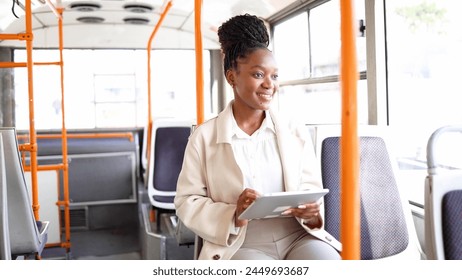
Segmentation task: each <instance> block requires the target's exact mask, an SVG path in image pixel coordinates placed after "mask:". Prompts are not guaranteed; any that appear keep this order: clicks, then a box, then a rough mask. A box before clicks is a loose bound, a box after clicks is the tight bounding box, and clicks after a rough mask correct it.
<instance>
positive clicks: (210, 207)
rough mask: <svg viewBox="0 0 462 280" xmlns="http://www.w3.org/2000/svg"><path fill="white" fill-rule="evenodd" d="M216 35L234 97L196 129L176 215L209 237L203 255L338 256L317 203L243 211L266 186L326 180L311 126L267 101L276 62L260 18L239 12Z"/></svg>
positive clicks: (274, 84)
mask: <svg viewBox="0 0 462 280" xmlns="http://www.w3.org/2000/svg"><path fill="white" fill-rule="evenodd" d="M218 37H219V41H220V44H221V48H222V52H223V55H224V74H225V77H226V80H227V82H228V83H229V84H230V85H231V87H232V88H233V92H234V100H233V101H231V102H230V104H228V106H227V107H226V108H225V109H224V110H223V111H222V112H221V113H220V114H219V115H218V116H217V117H216V118H213V119H211V120H209V121H207V122H205V123H203V124H201V125H200V126H199V127H197V128H196V130H195V131H194V133H193V134H192V135H191V137H190V139H189V142H188V145H187V147H186V151H185V157H184V161H183V167H182V170H181V173H180V176H179V178H178V185H177V195H176V198H175V206H176V209H177V215H178V217H179V218H180V219H181V220H182V221H183V223H184V224H185V225H186V227H188V228H190V229H191V230H192V231H194V232H195V233H196V234H197V235H199V236H200V237H202V238H203V240H204V244H203V247H202V249H201V252H200V255H199V259H340V256H339V254H338V252H337V251H336V250H335V249H334V248H333V247H332V246H330V245H329V244H328V243H332V244H333V245H338V244H336V243H338V242H337V241H336V240H335V239H333V240H332V237H331V236H330V235H328V234H327V233H326V232H325V231H324V230H322V229H321V228H322V225H323V220H322V218H321V215H320V203H312V204H306V205H300V206H299V207H298V208H293V209H289V210H287V211H285V212H284V213H283V217H281V218H269V219H256V220H251V221H249V220H241V219H239V218H238V217H239V215H240V214H241V213H242V212H243V211H244V210H245V209H246V208H247V207H248V206H249V205H250V204H251V203H252V202H253V201H254V200H255V199H256V198H257V197H258V196H260V195H261V194H262V193H270V192H280V191H295V190H304V189H310V188H321V181H320V174H319V170H318V166H317V161H316V159H315V156H314V151H313V146H312V143H311V140H310V137H309V135H308V132H307V131H306V128H304V127H303V126H292V125H290V124H289V123H286V122H284V121H283V120H282V119H280V118H279V117H278V116H277V115H276V114H275V113H274V112H273V111H272V110H271V109H270V105H271V101H272V99H273V97H274V95H275V94H276V92H277V90H278V87H279V85H278V81H277V77H278V69H277V65H276V61H275V59H274V57H273V54H272V53H271V51H269V50H268V44H269V36H268V32H267V30H266V26H265V25H264V23H263V21H262V20H260V19H258V18H257V17H256V16H251V15H248V14H246V15H239V16H235V17H233V18H231V19H230V20H228V21H227V22H225V23H224V24H223V25H222V26H220V28H219V29H218ZM313 234H314V235H318V236H320V237H321V238H322V239H325V236H326V235H327V239H330V241H329V240H324V241H321V240H320V239H318V238H316V237H314V236H313Z"/></svg>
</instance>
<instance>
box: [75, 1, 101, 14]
mask: <svg viewBox="0 0 462 280" xmlns="http://www.w3.org/2000/svg"><path fill="white" fill-rule="evenodd" d="M69 8H70V9H71V10H73V11H78V12H93V11H96V10H99V9H101V5H100V4H98V3H86V2H80V3H72V4H70V5H69Z"/></svg>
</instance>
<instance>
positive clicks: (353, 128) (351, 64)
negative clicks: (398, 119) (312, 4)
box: [340, 0, 361, 260]
mask: <svg viewBox="0 0 462 280" xmlns="http://www.w3.org/2000/svg"><path fill="white" fill-rule="evenodd" d="M340 11H341V41H342V48H341V87H342V137H341V142H340V150H341V188H342V197H341V222H340V224H341V232H340V234H341V241H342V244H343V248H342V249H343V250H342V258H343V259H346V260H358V259H360V244H361V240H360V207H359V205H360V200H359V186H358V182H359V154H358V145H359V144H358V142H359V141H358V137H357V133H358V131H357V130H358V128H357V93H356V89H357V79H358V74H357V70H356V45H355V31H354V30H355V28H354V26H355V25H354V15H353V0H341V1H340Z"/></svg>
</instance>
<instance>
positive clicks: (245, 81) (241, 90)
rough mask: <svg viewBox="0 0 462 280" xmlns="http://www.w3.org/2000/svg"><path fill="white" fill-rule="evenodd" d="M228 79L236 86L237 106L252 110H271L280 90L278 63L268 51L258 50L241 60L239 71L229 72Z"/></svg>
mask: <svg viewBox="0 0 462 280" xmlns="http://www.w3.org/2000/svg"><path fill="white" fill-rule="evenodd" d="M226 78H227V80H228V82H229V83H230V84H231V86H233V85H234V87H233V89H234V99H235V101H234V102H235V105H238V106H239V107H240V108H242V107H246V108H247V109H250V110H267V109H269V107H270V104H271V101H272V100H273V97H274V94H276V92H277V90H278V88H279V83H278V69H277V65H276V61H275V59H274V56H273V54H272V53H271V52H270V51H269V50H267V49H257V50H255V51H253V52H252V53H250V54H249V55H247V57H246V58H241V59H239V60H238V65H237V69H234V70H229V71H228V72H227V75H226ZM236 103H237V104H236Z"/></svg>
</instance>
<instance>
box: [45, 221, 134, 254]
mask: <svg viewBox="0 0 462 280" xmlns="http://www.w3.org/2000/svg"><path fill="white" fill-rule="evenodd" d="M42 259H43V260H46V259H58V260H59V259H63V260H64V259H70V260H99V259H103V260H104V259H106V260H139V259H141V256H140V242H139V229H137V228H115V229H101V230H88V231H75V232H72V231H71V248H70V252H69V254H67V253H66V249H64V248H59V247H50V248H45V249H44V250H43V252H42Z"/></svg>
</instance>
